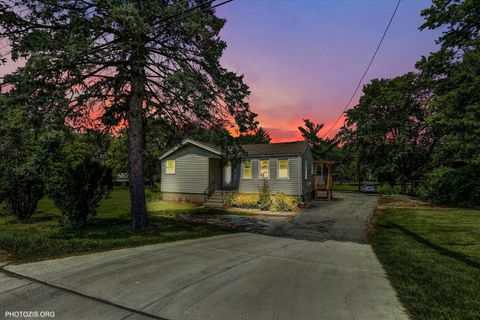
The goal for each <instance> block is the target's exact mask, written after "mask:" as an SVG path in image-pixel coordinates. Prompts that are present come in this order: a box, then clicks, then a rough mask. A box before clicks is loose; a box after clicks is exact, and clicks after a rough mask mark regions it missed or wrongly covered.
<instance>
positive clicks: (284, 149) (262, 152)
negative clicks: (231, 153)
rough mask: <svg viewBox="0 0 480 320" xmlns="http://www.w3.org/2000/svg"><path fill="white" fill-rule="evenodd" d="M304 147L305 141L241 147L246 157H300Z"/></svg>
mask: <svg viewBox="0 0 480 320" xmlns="http://www.w3.org/2000/svg"><path fill="white" fill-rule="evenodd" d="M306 147H307V142H306V141H293V142H280V143H269V144H245V145H242V148H243V150H245V152H246V153H247V156H248V157H255V156H287V155H288V156H290V155H301V154H303V152H305V148H306Z"/></svg>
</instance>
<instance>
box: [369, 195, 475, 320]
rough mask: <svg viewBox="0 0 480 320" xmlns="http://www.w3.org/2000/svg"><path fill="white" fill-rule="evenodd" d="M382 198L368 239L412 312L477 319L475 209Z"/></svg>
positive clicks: (422, 316) (426, 316) (427, 316)
mask: <svg viewBox="0 0 480 320" xmlns="http://www.w3.org/2000/svg"><path fill="white" fill-rule="evenodd" d="M381 201H383V203H382V202H380V205H383V206H384V208H383V209H380V210H379V211H378V212H377V215H376V217H375V220H374V225H373V229H372V232H371V234H370V236H369V241H370V243H371V244H372V246H373V248H374V251H375V253H376V254H377V256H378V258H379V259H380V261H381V262H382V264H383V266H384V268H385V269H386V272H387V275H388V278H389V279H390V281H391V282H392V284H393V286H394V287H395V289H396V291H397V293H398V295H399V298H400V300H401V301H402V303H403V305H404V306H405V307H406V309H407V310H408V313H409V314H410V315H411V317H412V318H413V319H448V320H453V319H459V320H460V319H462V320H465V319H472V320H473V319H480V302H479V301H480V211H479V210H467V209H453V208H438V207H433V206H429V205H425V204H415V203H403V204H402V203H398V201H392V200H388V199H382V200H381ZM385 202H388V203H385Z"/></svg>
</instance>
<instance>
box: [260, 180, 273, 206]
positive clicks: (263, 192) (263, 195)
mask: <svg viewBox="0 0 480 320" xmlns="http://www.w3.org/2000/svg"><path fill="white" fill-rule="evenodd" d="M258 194H259V199H258V203H257V207H258V209H260V210H262V211H267V210H269V209H270V207H271V206H272V198H271V197H270V186H269V185H268V181H267V179H263V181H262V185H261V186H260V188H259V190H258Z"/></svg>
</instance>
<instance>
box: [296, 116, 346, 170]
mask: <svg viewBox="0 0 480 320" xmlns="http://www.w3.org/2000/svg"><path fill="white" fill-rule="evenodd" d="M303 122H304V127H298V130H299V131H300V133H301V134H302V137H303V138H304V139H305V141H307V142H308V144H309V145H310V147H311V148H312V153H313V157H314V158H315V159H323V160H329V161H334V160H336V156H337V154H336V151H337V149H338V147H337V144H336V143H335V141H334V140H331V139H329V138H326V139H324V138H321V137H320V136H319V135H320V131H321V130H322V129H323V126H324V125H323V123H321V124H316V123H314V122H313V121H311V120H310V119H303Z"/></svg>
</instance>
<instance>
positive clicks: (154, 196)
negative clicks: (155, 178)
mask: <svg viewBox="0 0 480 320" xmlns="http://www.w3.org/2000/svg"><path fill="white" fill-rule="evenodd" d="M145 198H146V199H147V201H156V200H163V193H162V192H159V191H152V190H150V189H145Z"/></svg>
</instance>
